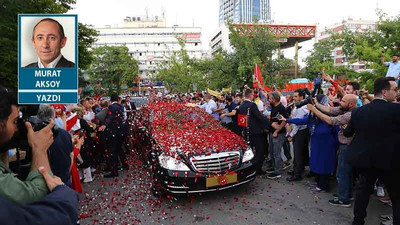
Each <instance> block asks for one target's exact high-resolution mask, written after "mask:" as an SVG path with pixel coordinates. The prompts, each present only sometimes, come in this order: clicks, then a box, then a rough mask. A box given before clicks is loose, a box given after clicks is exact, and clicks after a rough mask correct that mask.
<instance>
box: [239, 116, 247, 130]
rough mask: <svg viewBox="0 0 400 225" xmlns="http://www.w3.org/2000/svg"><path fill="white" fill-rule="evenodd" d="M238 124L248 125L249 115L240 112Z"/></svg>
mask: <svg viewBox="0 0 400 225" xmlns="http://www.w3.org/2000/svg"><path fill="white" fill-rule="evenodd" d="M238 126H241V127H247V115H245V114H238Z"/></svg>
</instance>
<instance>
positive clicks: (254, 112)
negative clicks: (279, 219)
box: [168, 74, 400, 224]
mask: <svg viewBox="0 0 400 225" xmlns="http://www.w3.org/2000/svg"><path fill="white" fill-rule="evenodd" d="M321 78H322V79H324V80H325V81H326V82H329V83H331V88H329V91H328V94H327V95H324V94H323V93H322V89H320V88H319V87H316V89H314V91H313V92H311V93H310V92H309V91H308V90H307V89H298V90H296V91H294V93H293V94H289V95H286V96H283V95H282V94H281V93H280V92H277V91H273V92H266V91H264V90H260V89H259V90H257V89H255V90H252V89H250V88H249V87H247V86H245V87H244V92H243V94H242V93H232V94H221V95H214V96H212V95H210V94H208V93H204V94H192V95H190V94H186V95H177V96H176V98H175V99H173V100H176V101H179V102H189V103H192V104H196V105H197V106H198V107H200V108H202V109H204V110H205V111H206V112H207V113H209V114H211V115H212V116H213V117H214V118H215V119H216V120H219V121H220V123H221V125H223V126H225V127H226V128H228V129H229V130H231V131H233V132H235V133H237V134H238V135H242V136H243V137H244V138H245V139H247V140H249V142H250V145H251V146H252V147H253V149H254V151H255V160H254V162H255V164H256V172H257V174H258V175H264V174H267V176H266V177H267V178H269V179H274V180H276V179H279V178H281V177H282V174H283V170H286V169H288V168H290V169H289V170H288V171H287V174H288V175H289V176H288V177H287V181H289V182H297V181H301V180H302V179H303V176H304V173H305V167H306V166H309V171H308V173H307V174H305V175H306V176H307V177H315V183H312V191H314V192H331V191H332V190H333V187H331V186H332V184H331V183H332V182H330V178H331V177H333V176H336V181H337V192H336V193H334V194H333V195H332V199H331V200H329V202H327V203H329V204H331V205H335V206H342V207H351V205H352V202H353V201H355V202H354V222H353V224H364V219H365V217H366V208H367V205H368V199H369V195H370V194H371V193H372V192H373V191H374V188H375V190H377V192H376V194H377V196H379V197H381V198H380V199H379V200H380V201H381V202H382V203H384V204H386V205H389V206H391V207H392V208H393V213H394V214H393V216H392V215H383V216H382V219H383V220H384V221H383V222H382V223H383V224H398V223H399V222H398V221H400V219H399V215H400V213H399V205H398V204H399V196H398V193H399V191H398V190H400V186H399V181H398V179H396V178H395V177H394V176H395V175H397V176H398V172H399V166H398V165H399V164H398V162H399V160H400V158H399V153H398V151H396V150H395V148H396V147H395V146H396V145H395V142H396V137H399V130H398V125H399V123H398V116H399V113H400V104H399V103H400V96H399V94H398V89H397V83H396V78H395V77H392V76H387V77H383V78H379V79H377V80H376V81H375V84H374V95H370V94H369V93H368V92H367V91H366V90H360V85H359V83H358V82H356V81H349V82H347V83H346V84H345V85H343V86H342V85H340V84H339V83H337V82H336V81H335V80H333V79H332V78H331V77H330V76H329V75H327V74H322V76H321ZM168 100H169V101H171V99H168ZM241 115H245V116H246V118H247V122H246V124H245V125H243V126H241V125H240V117H241ZM290 143H292V144H290ZM291 151H292V153H291ZM292 155H293V157H292ZM264 168H266V169H265V170H264ZM396 172H397V173H396ZM354 188H355V191H354ZM384 189H386V190H387V192H388V195H387V196H386V197H384V196H385V191H384ZM353 193H354V194H353Z"/></svg>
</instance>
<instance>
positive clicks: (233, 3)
mask: <svg viewBox="0 0 400 225" xmlns="http://www.w3.org/2000/svg"><path fill="white" fill-rule="evenodd" d="M253 19H256V22H257V23H268V22H270V21H271V5H270V0H219V25H220V26H221V25H223V24H226V23H229V22H230V23H253Z"/></svg>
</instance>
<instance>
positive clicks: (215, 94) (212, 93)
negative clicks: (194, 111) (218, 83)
mask: <svg viewBox="0 0 400 225" xmlns="http://www.w3.org/2000/svg"><path fill="white" fill-rule="evenodd" d="M207 92H208V94H210V95H212V96H215V97H217V98H219V97H221V93H219V92H218V91H213V90H211V89H210V88H207Z"/></svg>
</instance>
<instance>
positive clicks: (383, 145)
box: [344, 77, 400, 225]
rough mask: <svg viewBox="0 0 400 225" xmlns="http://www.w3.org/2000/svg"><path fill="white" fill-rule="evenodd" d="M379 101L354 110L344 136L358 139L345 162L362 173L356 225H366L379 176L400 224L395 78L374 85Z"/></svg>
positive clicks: (399, 134)
mask: <svg viewBox="0 0 400 225" xmlns="http://www.w3.org/2000/svg"><path fill="white" fill-rule="evenodd" d="M374 94H375V99H374V100H373V101H372V102H371V103H370V104H367V105H365V106H363V107H360V108H358V109H355V110H353V112H352V115H351V120H350V124H349V126H348V128H347V130H346V132H345V133H344V134H345V135H346V136H351V135H352V134H353V133H355V136H354V139H353V141H352V142H351V144H350V145H349V146H348V149H347V151H346V153H347V154H346V155H345V160H348V162H349V163H351V165H352V166H353V168H354V169H355V170H357V171H358V172H359V174H360V178H359V182H358V184H357V186H356V195H355V204H354V220H353V225H359V224H364V223H365V221H364V218H365V217H366V215H367V211H366V210H367V206H368V201H369V195H370V194H371V193H373V191H374V184H375V181H376V179H377V178H378V177H382V178H383V181H384V183H385V186H386V188H387V190H388V192H389V196H390V198H391V200H392V204H393V219H394V220H393V222H394V223H393V224H395V225H396V224H397V225H399V224H400V182H399V176H400V163H399V162H400V151H399V147H398V145H397V142H398V140H399V138H400V129H399V127H400V105H399V104H393V103H392V102H393V101H394V100H395V98H396V96H397V94H398V90H397V84H396V82H395V79H394V78H393V77H381V78H378V79H377V80H376V81H375V83H374Z"/></svg>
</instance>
